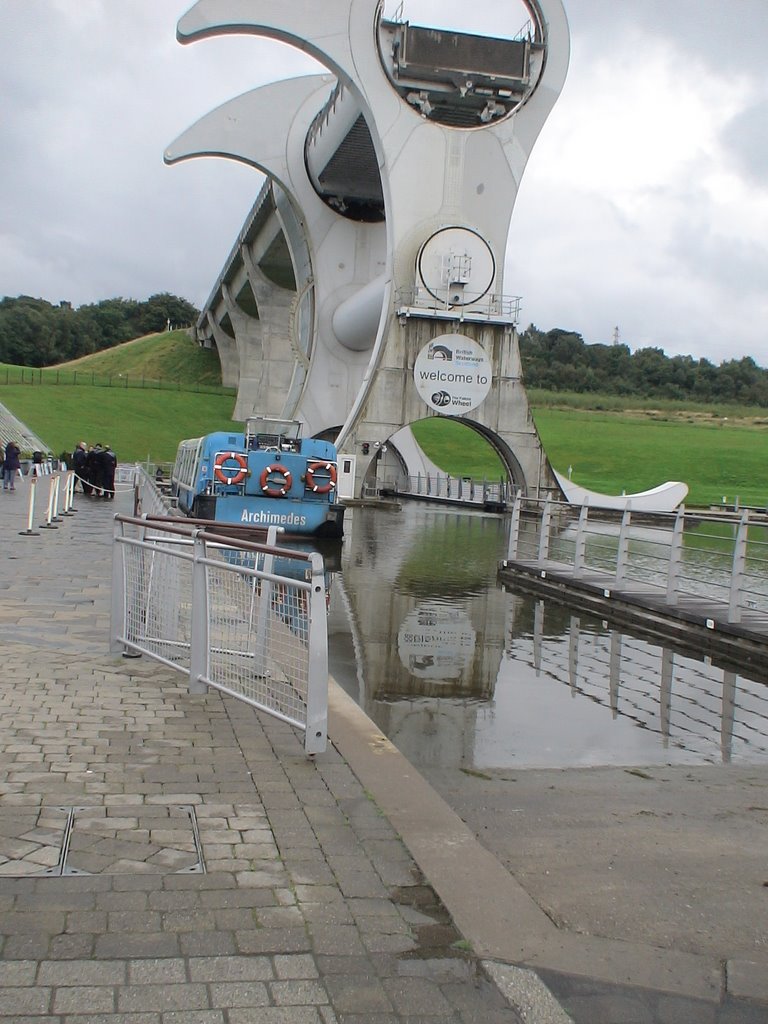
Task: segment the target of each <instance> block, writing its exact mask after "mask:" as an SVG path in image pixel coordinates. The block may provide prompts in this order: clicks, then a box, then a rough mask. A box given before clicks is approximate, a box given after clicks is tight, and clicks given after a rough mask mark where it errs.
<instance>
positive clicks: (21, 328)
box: [0, 292, 768, 406]
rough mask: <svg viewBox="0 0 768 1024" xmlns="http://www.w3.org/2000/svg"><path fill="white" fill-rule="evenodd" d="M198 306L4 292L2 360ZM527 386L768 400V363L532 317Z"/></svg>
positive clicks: (43, 358)
mask: <svg viewBox="0 0 768 1024" xmlns="http://www.w3.org/2000/svg"><path fill="white" fill-rule="evenodd" d="M198 316H199V311H198V310H197V309H196V308H195V307H194V306H193V305H192V304H191V303H190V302H187V300H186V299H182V298H179V297H178V296H177V295H171V294H169V293H168V292H162V293H160V294H158V295H152V296H150V298H148V299H146V300H144V301H137V300H135V299H122V298H116V299H104V300H103V301H101V302H97V303H94V304H92V305H85V306H79V307H78V308H77V309H75V308H73V307H72V305H71V304H70V303H69V302H60V303H59V304H58V305H53V304H52V303H50V302H47V301H46V300H45V299H36V298H32V297H31V296H29V295H19V296H18V297H17V298H10V297H5V298H2V299H0V362H2V363H10V364H12V365H16V366H32V367H44V366H56V365H57V364H58V363H65V362H68V361H69V360H71V359H78V358H79V357H80V356H85V355H90V353H92V352H100V351H102V350H103V349H108V348H112V347H113V346H114V345H119V344H121V342H124V341H131V340H132V339H133V338H138V337H141V336H142V335H145V334H152V333H154V332H156V331H163V330H165V328H166V326H167V325H168V323H169V322H170V324H171V325H172V326H174V327H178V326H182V325H187V324H192V323H194V322H195V321H196V320H197V318H198ZM520 356H521V359H522V364H523V376H524V379H525V382H526V384H527V386H528V387H532V388H542V389H544V390H547V391H575V392H581V393H583V392H592V393H596V394H607V395H636V396H639V397H643V398H672V399H682V400H685V399H688V400H695V401H697V402H736V403H739V404H742V405H758V406H768V370H765V369H763V368H762V367H760V366H758V365H757V364H756V363H755V361H754V359H752V358H751V357H750V356H745V357H743V358H741V359H729V360H726V361H724V362H722V363H720V365H719V366H715V364H714V363H711V362H710V361H709V360H708V359H694V358H693V357H692V356H667V355H665V354H664V352H663V350H662V349H660V348H641V349H638V350H637V351H635V352H631V351H630V349H629V347H628V346H627V345H623V344H621V345H587V344H586V343H585V342H584V339H583V338H582V337H581V335H580V334H577V333H576V332H575V331H567V330H563V329H561V328H554V329H553V330H551V331H540V330H539V329H538V328H537V327H536V326H535V325H534V324H531V325H530V326H529V327H527V328H526V330H524V331H523V332H522V334H521V335H520Z"/></svg>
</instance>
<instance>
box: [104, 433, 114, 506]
mask: <svg viewBox="0 0 768 1024" xmlns="http://www.w3.org/2000/svg"><path fill="white" fill-rule="evenodd" d="M101 467H102V481H103V483H102V486H103V488H104V491H103V494H104V497H105V498H107V499H108V500H109V501H114V498H115V471H116V470H117V456H116V455H115V453H114V452H113V451H112V446H111V445H107V447H106V448H105V449H104V451H103V452H102V455H101Z"/></svg>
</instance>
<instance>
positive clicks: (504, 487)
mask: <svg viewBox="0 0 768 1024" xmlns="http://www.w3.org/2000/svg"><path fill="white" fill-rule="evenodd" d="M379 489H380V490H382V489H383V490H386V491H391V492H392V493H393V494H399V495H410V496H411V497H417V498H418V497H422V498H430V499H433V500H442V501H446V502H451V501H460V502H462V503H463V504H467V503H474V504H476V505H478V506H480V507H483V506H485V505H487V504H489V503H491V504H493V505H499V506H501V505H503V506H505V507H506V505H507V504H508V503H509V504H510V505H511V503H512V501H513V499H514V489H513V485H512V484H511V483H509V481H507V480H495V481H494V480H475V479H473V478H471V477H461V476H449V475H448V474H446V473H417V474H415V475H414V476H406V477H401V478H399V479H393V480H384V481H382V482H380V484H379Z"/></svg>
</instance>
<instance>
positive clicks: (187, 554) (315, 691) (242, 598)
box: [111, 515, 328, 754]
mask: <svg viewBox="0 0 768 1024" xmlns="http://www.w3.org/2000/svg"><path fill="white" fill-rule="evenodd" d="M274 536H275V534H274V533H273V534H272V535H271V536H270V537H269V538H268V542H267V543H266V544H257V543H253V542H249V541H241V540H237V539H234V538H232V537H228V536H226V535H223V534H218V533H215V532H213V531H212V530H209V529H196V528H195V527H193V526H189V525H187V524H184V523H179V524H178V525H176V524H172V523H168V522H158V521H155V520H149V519H147V518H138V517H135V516H124V515H118V516H116V517H115V527H114V545H113V567H112V571H113V582H112V622H111V650H112V651H113V652H115V653H117V652H123V653H126V654H130V653H133V654H146V655H148V656H150V657H152V658H154V659H155V660H156V661H159V662H161V663H162V664H164V665H166V666H168V667H170V668H173V669H176V670H178V671H180V672H183V673H185V674H186V675H187V676H188V679H189V692H190V693H204V692H205V691H206V689H207V688H208V687H209V686H211V687H214V688H215V689H217V690H220V691H221V692H222V693H227V694H229V695H231V696H233V697H236V698H238V699H239V700H242V701H244V702H245V703H247V704H250V705H252V706H253V707H256V708H259V709H260V710H262V711H266V712H268V713H269V714H271V715H273V716H275V717H276V718H279V719H281V720H282V721H285V722H288V723H289V724H290V725H292V726H295V727H296V728H298V729H300V730H302V731H303V732H304V749H305V751H306V753H307V754H317V753H321V752H322V751H324V750H325V748H326V744H327V723H328V711H327V708H328V633H327V623H326V595H325V573H324V566H323V559H322V557H321V556H320V555H319V554H318V553H316V552H304V551H297V550H293V549H289V548H282V547H277V546H275V544H274Z"/></svg>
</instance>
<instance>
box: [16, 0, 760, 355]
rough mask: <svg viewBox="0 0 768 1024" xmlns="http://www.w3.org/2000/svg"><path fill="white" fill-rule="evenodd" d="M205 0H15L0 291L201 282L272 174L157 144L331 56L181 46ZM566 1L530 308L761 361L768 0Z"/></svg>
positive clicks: (525, 247)
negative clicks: (566, 52) (175, 155)
mask: <svg viewBox="0 0 768 1024" xmlns="http://www.w3.org/2000/svg"><path fill="white" fill-rule="evenodd" d="M286 2H290V0H286ZM317 2H318V4H320V5H322V0H317ZM429 4H430V0H406V6H405V14H406V16H410V18H411V20H413V21H414V22H419V21H422V22H423V21H425V20H427V18H428V17H429ZM190 6H191V0H189V2H188V0H0V131H1V132H2V136H1V140H2V145H0V295H12V296H14V295H18V294H22V293H23V294H29V295H34V296H39V297H41V298H45V299H48V300H49V301H51V302H58V301H59V300H62V299H67V300H69V301H71V302H72V303H73V304H74V305H76V306H79V305H81V304H83V303H88V302H97V301H99V300H100V299H105V298H111V297H114V296H123V297H125V298H136V299H144V298H147V297H148V296H149V295H151V294H153V293H156V292H159V291H170V292H173V293H175V294H178V295H182V296H184V297H185V298H187V299H189V300H190V301H192V302H194V303H195V304H196V305H198V306H201V305H202V304H203V303H204V302H205V299H206V298H207V296H208V294H209V292H210V290H211V288H212V286H213V284H214V282H215V279H216V277H217V275H218V273H219V271H220V270H221V267H222V264H223V261H224V259H225V258H226V256H227V254H228V253H229V251H230V249H231V247H232V244H233V243H234V241H235V237H236V235H237V232H238V231H239V229H240V227H241V226H242V223H243V221H244V219H245V216H246V214H247V212H248V210H249V209H250V206H251V204H252V202H253V200H254V198H255V196H256V193H257V192H258V189H259V187H260V184H261V179H260V176H259V175H258V174H257V172H255V171H254V170H252V169H250V168H246V167H244V166H241V165H239V164H237V163H235V162H233V161H230V160H220V159H204V160H194V161H189V162H186V163H183V164H179V165H176V166H174V167H166V166H165V165H164V164H163V150H164V149H165V147H166V146H167V145H168V144H169V143H170V142H171V141H172V140H173V139H174V138H175V137H176V136H177V135H178V134H180V133H181V132H182V131H183V130H184V129H185V128H187V127H188V126H189V125H190V124H191V123H192V122H193V121H195V120H197V118H198V117H200V116H201V115H202V114H204V113H206V112H207V111H208V110H210V109H211V108H213V107H215V106H218V105H219V104H220V103H222V102H224V101H225V100H227V99H230V98H231V97H233V96H236V95H238V94H240V93H242V92H245V91H247V90H248V89H251V88H253V87H255V86H257V85H261V84H263V83H266V82H270V81H275V80H278V79H282V78H288V77H292V76H294V75H300V74H307V73H313V72H314V71H315V70H317V68H316V66H315V65H313V63H312V62H311V61H310V60H309V59H308V58H306V57H305V56H303V55H302V54H300V53H298V52H297V51H294V50H292V49H290V48H288V47H285V46H282V45H280V44H278V43H275V42H271V41H268V40H260V39H255V38H238V37H226V38H219V39H213V40H208V41H204V42H199V43H195V44H193V45H191V46H181V45H179V44H178V43H177V42H176V38H175V29H176V22H177V21H178V19H179V17H180V16H181V15H182V14H183V13H184V12H185V11H186V10H187V9H188V8H189V7H190ZM452 6H453V7H454V8H455V9H456V10H459V11H460V10H464V11H466V10H469V11H470V12H471V11H472V7H473V5H472V4H467V3H466V2H465V0H440V2H439V3H437V2H436V0H435V2H434V3H433V7H434V9H438V10H439V11H440V12H441V14H440V17H439V18H435V19H434V22H433V23H435V24H438V25H440V26H442V27H451V26H450V24H449V21H450V17H451V14H450V11H451V8H452ZM474 6H475V8H481V9H482V12H483V15H484V18H485V19H487V20H485V21H484V22H483V24H482V25H481V24H477V25H476V26H474V27H475V28H476V30H478V31H481V30H482V31H489V29H488V28H487V27H486V26H487V25H488V24H490V25H492V26H493V25H494V24H496V25H498V26H499V30H498V34H504V31H505V29H504V28H503V26H504V25H505V24H506V22H508V21H509V18H510V9H511V8H514V0H483V2H482V4H480V5H477V4H476V5H474ZM565 6H566V11H567V14H568V20H569V24H570V29H571V60H570V69H569V73H568V79H567V81H566V85H565V88H564V90H563V93H562V95H561V97H560V99H559V101H558V103H557V104H556V106H555V109H554V111H553V113H552V114H551V115H550V118H549V120H548V122H547V124H546V125H545V128H544V130H543V132H542V134H541V136H540V138H539V141H538V142H537V144H536V146H535V147H534V150H533V155H532V157H531V160H530V162H529V164H528V167H527V169H526V172H525V175H524V177H523V182H522V186H521V189H520V193H519V196H518V200H517V204H516V207H515V212H514V214H513V218H512V228H511V233H510V240H509V255H508V261H507V266H508V270H507V278H506V286H505V290H506V291H507V292H509V293H511V294H519V295H521V296H522V299H523V306H522V318H521V320H522V324H523V326H525V325H527V324H528V323H531V322H533V323H535V324H536V326H537V327H539V328H540V329H542V330H549V329H551V328H553V327H563V328H568V329H571V330H575V331H578V332H579V333H581V334H582V335H583V337H584V339H585V341H587V342H590V343H591V342H610V341H612V340H613V336H614V329H615V328H616V327H618V331H619V338H620V340H621V341H622V342H625V343H626V344H628V345H629V346H630V347H631V348H632V349H633V350H634V349H637V348H641V347H644V346H649V345H655V346H658V347H660V348H663V349H664V351H665V352H667V353H668V354H669V355H673V354H677V353H684V354H691V355H694V356H696V357H707V358H709V359H711V360H712V361H713V362H715V363H719V362H720V361H722V360H723V359H730V358H738V357H741V356H743V355H751V356H753V357H754V358H755V360H756V361H757V362H758V363H759V364H760V365H762V366H768V349H767V347H766V342H765V340H764V339H765V337H766V325H767V324H768V63H767V62H766V55H767V54H768V0H565ZM513 21H515V22H520V24H522V21H523V18H522V17H520V16H519V15H518V14H517V13H515V14H514V15H513ZM456 27H463V28H468V29H469V30H471V29H472V28H473V25H472V23H471V22H469V23H466V22H465V23H463V24H457V25H456ZM507 27H508V29H509V30H510V31H513V30H514V29H516V28H518V27H519V25H518V24H517V23H515V24H510V25H508V26H507ZM492 30H493V28H491V31H492Z"/></svg>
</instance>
